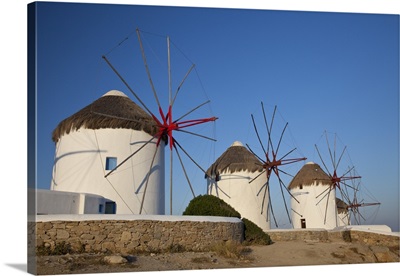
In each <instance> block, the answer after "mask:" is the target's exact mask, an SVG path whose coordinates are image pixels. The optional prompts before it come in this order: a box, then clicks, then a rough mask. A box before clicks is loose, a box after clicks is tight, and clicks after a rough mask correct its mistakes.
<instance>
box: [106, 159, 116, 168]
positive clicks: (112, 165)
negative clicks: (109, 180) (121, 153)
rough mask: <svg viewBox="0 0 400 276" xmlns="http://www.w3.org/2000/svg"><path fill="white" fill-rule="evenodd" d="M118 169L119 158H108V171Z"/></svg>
mask: <svg viewBox="0 0 400 276" xmlns="http://www.w3.org/2000/svg"><path fill="white" fill-rule="evenodd" d="M115 167H117V157H107V158H106V170H107V171H111V170H113V169H115Z"/></svg>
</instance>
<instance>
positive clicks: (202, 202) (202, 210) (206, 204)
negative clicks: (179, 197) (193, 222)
mask: <svg viewBox="0 0 400 276" xmlns="http://www.w3.org/2000/svg"><path fill="white" fill-rule="evenodd" d="M183 215H184V216H217V217H236V218H241V215H240V213H239V212H238V211H236V210H235V209H234V208H233V207H232V206H230V205H229V204H227V203H226V202H225V201H223V200H222V199H220V198H218V197H216V196H213V195H199V196H197V197H195V198H194V199H192V200H191V201H190V202H189V205H188V206H187V207H186V210H185V211H184V212H183Z"/></svg>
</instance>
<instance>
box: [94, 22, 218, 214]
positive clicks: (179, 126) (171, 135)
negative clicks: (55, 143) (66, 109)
mask: <svg viewBox="0 0 400 276" xmlns="http://www.w3.org/2000/svg"><path fill="white" fill-rule="evenodd" d="M132 34H133V33H132ZM144 34H146V35H149V36H152V35H153V36H157V37H158V38H159V37H161V36H159V35H154V34H151V33H146V32H143V31H141V30H139V29H136V36H137V40H138V42H139V46H140V53H141V58H142V61H143V64H144V69H145V72H146V76H147V79H148V82H149V84H150V88H151V92H152V94H153V97H154V99H155V102H156V110H157V112H158V116H156V112H152V111H151V108H150V107H149V106H148V105H146V104H145V102H144V100H143V99H142V97H143V95H142V96H139V94H138V93H136V92H135V90H133V88H132V87H131V86H130V85H129V83H128V81H127V80H126V79H125V77H123V76H122V74H121V73H120V72H119V70H117V68H116V67H115V66H114V65H113V63H112V62H111V60H110V58H109V57H108V56H109V54H110V53H111V52H112V51H113V50H114V49H115V48H114V49H113V50H112V51H110V52H109V53H107V54H106V55H103V57H102V58H103V59H104V61H105V62H106V63H107V65H108V66H109V67H110V68H111V69H112V71H113V72H114V73H115V74H116V76H117V77H118V78H119V79H120V80H121V81H122V83H123V84H124V85H125V87H126V88H127V89H128V90H129V91H130V92H131V94H132V95H133V97H134V98H135V99H136V100H137V101H138V103H139V104H140V106H141V107H142V108H143V109H144V110H145V111H147V112H148V114H150V115H151V117H152V118H153V120H154V124H155V127H156V128H157V131H156V134H155V135H154V136H153V137H151V139H149V140H148V141H146V142H145V143H144V144H143V145H142V146H141V147H140V148H139V149H138V150H137V151H135V152H133V153H132V154H130V155H128V156H127V157H126V158H125V159H124V160H123V161H122V162H120V163H119V164H118V165H117V166H116V167H115V168H114V169H112V170H110V171H109V172H108V173H107V174H106V175H105V177H106V178H107V177H109V176H110V175H112V174H113V173H115V172H116V171H117V170H118V168H120V167H121V166H122V165H123V164H124V163H125V162H127V161H128V160H130V159H131V158H132V157H133V156H134V155H135V154H137V153H138V152H139V151H141V150H142V149H143V148H145V147H146V145H148V144H150V143H154V142H155V143H156V145H157V149H158V148H159V146H160V145H161V144H162V143H165V145H168V148H169V151H170V159H169V165H170V169H169V175H170V187H169V190H170V213H171V214H172V202H173V164H174V163H173V162H174V159H173V156H174V155H176V156H177V157H178V160H179V164H180V166H181V168H182V171H183V174H184V176H185V179H186V181H187V183H188V185H189V187H190V190H191V193H192V195H193V197H195V193H194V190H193V187H192V184H191V182H190V178H189V176H188V173H187V170H186V167H185V165H184V161H183V158H182V155H184V156H186V157H187V158H188V159H189V160H190V161H191V162H192V163H193V164H194V165H195V166H196V167H198V168H199V169H200V170H202V171H203V172H204V173H205V170H204V169H203V168H202V167H201V166H200V165H199V163H198V162H196V161H195V159H194V158H193V157H192V155H191V154H189V152H188V151H187V150H186V149H185V148H184V146H183V145H182V144H181V142H180V141H178V139H177V135H176V134H177V133H185V134H189V135H191V136H194V137H198V138H202V139H205V140H208V141H216V140H215V139H214V138H212V137H209V136H206V135H203V134H201V133H198V132H194V131H189V130H188V129H189V128H193V127H195V126H198V125H203V124H206V123H210V122H214V121H215V120H217V118H216V117H214V116H211V117H204V118H200V119H197V118H194V119H192V118H190V119H186V118H188V117H189V116H193V114H194V112H195V111H198V110H199V109H200V108H204V106H207V105H209V103H210V101H209V100H206V101H204V102H202V103H200V104H198V105H196V106H195V107H191V108H189V109H188V110H187V111H186V112H184V113H183V114H181V115H180V116H179V117H175V114H176V112H175V109H176V108H175V107H176V101H177V99H178V98H179V97H178V95H180V94H181V93H180V92H181V91H182V90H183V89H182V88H183V85H184V84H185V83H186V81H187V79H188V78H189V77H190V75H191V74H193V73H192V72H193V71H195V72H196V75H197V71H196V69H195V65H194V64H193V63H192V62H190V63H191V66H190V67H189V68H188V69H187V71H186V73H184V74H183V75H182V76H181V81H180V83H179V84H178V85H177V86H176V90H174V91H173V78H172V70H171V68H172V66H171V60H172V59H171V46H175V44H173V43H172V41H171V40H170V37H169V36H166V37H164V36H162V37H163V38H165V39H166V45H167V51H166V53H167V57H166V63H167V70H166V71H167V72H166V75H167V91H168V93H167V94H168V100H167V104H166V106H163V104H164V103H163V102H162V96H163V95H161V96H160V94H159V93H158V92H157V91H158V90H157V89H156V86H157V84H156V82H155V81H154V78H153V75H152V73H151V70H150V65H149V62H148V56H147V52H146V46H145V44H144V42H143V35H144ZM129 37H130V35H129V36H128V37H127V38H126V39H124V40H123V41H122V42H121V43H119V44H118V46H117V47H119V46H120V45H122V44H123V43H124V42H125V41H126V40H127V39H128V38H129ZM117 47H116V48H117ZM149 49H150V50H149V52H152V53H154V49H153V48H149ZM179 51H180V50H179V49H178V52H179ZM181 54H182V52H181ZM183 56H184V57H185V58H186V59H187V57H186V56H185V55H184V54H183ZM157 58H158V57H157ZM187 60H188V61H190V60H189V59H187ZM197 76H198V75H197ZM189 98H193V97H189ZM101 115H103V116H105V117H110V116H111V115H110V114H105V113H103V114H101ZM118 119H121V120H125V119H126V118H118ZM156 154H157V150H156V151H155V153H154V155H153V157H152V162H151V165H150V167H149V171H148V174H147V176H146V179H145V183H144V185H143V186H144V187H143V189H144V192H143V195H142V199H141V206H140V211H139V213H140V214H141V213H142V209H143V203H144V201H145V200H146V199H145V196H146V190H147V188H148V185H149V179H150V175H151V171H152V168H153V162H154V158H155V156H156Z"/></svg>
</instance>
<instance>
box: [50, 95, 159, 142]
mask: <svg viewBox="0 0 400 276" xmlns="http://www.w3.org/2000/svg"><path fill="white" fill-rule="evenodd" d="M80 128H86V129H101V128H125V129H134V130H143V131H144V132H146V133H148V134H150V135H155V134H156V133H157V130H158V129H157V125H156V122H155V121H154V119H153V118H152V117H151V116H150V115H149V114H147V113H146V112H145V111H144V110H143V109H142V108H140V107H139V106H138V105H137V104H136V103H134V102H133V101H131V100H130V99H129V98H128V97H127V96H126V95H125V94H124V93H122V92H120V91H117V90H111V91H109V92H107V93H106V94H104V95H103V96H102V97H100V98H99V99H97V100H96V101H94V102H93V103H91V104H89V105H88V106H86V107H84V108H83V109H81V110H80V111H78V112H77V113H75V114H73V115H72V116H70V117H68V118H66V119H64V120H63V121H61V122H60V123H59V124H58V126H57V127H56V128H55V129H54V131H53V135H52V139H53V141H54V142H57V141H58V139H60V137H61V136H62V135H64V134H68V133H69V132H70V131H72V130H78V129H80Z"/></svg>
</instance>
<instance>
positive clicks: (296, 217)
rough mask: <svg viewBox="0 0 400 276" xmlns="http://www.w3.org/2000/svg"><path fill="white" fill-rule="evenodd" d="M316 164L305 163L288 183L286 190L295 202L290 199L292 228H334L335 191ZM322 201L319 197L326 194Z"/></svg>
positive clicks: (335, 220) (335, 221)
mask: <svg viewBox="0 0 400 276" xmlns="http://www.w3.org/2000/svg"><path fill="white" fill-rule="evenodd" d="M331 184H332V182H331V179H330V177H329V175H328V174H326V173H325V172H324V171H323V170H322V169H321V167H320V166H319V165H318V164H315V163H313V162H308V163H306V164H305V165H304V166H303V167H302V168H301V169H300V171H299V172H298V173H297V174H296V175H295V177H294V178H293V179H292V181H291V182H290V184H289V186H288V189H289V190H290V192H291V193H292V195H293V196H295V198H296V199H297V200H294V199H293V198H292V199H291V208H292V210H291V213H292V214H291V215H292V222H293V228H295V229H296V228H329V229H332V228H335V227H336V226H337V217H336V190H335V189H329V188H330V186H331ZM327 190H329V192H328V193H329V194H328V195H327V196H325V197H323V198H322V199H320V198H319V196H320V195H321V194H322V193H324V192H327Z"/></svg>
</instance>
